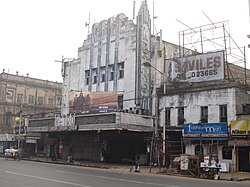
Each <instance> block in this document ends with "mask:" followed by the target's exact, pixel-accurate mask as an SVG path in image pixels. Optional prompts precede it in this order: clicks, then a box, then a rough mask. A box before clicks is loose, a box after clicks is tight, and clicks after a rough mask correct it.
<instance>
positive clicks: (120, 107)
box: [118, 95, 123, 110]
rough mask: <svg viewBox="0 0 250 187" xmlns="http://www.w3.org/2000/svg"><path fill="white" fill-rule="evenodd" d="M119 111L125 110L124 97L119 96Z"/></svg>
mask: <svg viewBox="0 0 250 187" xmlns="http://www.w3.org/2000/svg"><path fill="white" fill-rule="evenodd" d="M118 110H123V95H118Z"/></svg>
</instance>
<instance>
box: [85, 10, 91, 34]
mask: <svg viewBox="0 0 250 187" xmlns="http://www.w3.org/2000/svg"><path fill="white" fill-rule="evenodd" d="M85 27H88V35H89V33H90V12H89V20H88V22H85Z"/></svg>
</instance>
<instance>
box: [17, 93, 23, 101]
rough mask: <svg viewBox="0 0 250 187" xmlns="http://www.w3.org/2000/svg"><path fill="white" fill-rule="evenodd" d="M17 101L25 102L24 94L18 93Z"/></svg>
mask: <svg viewBox="0 0 250 187" xmlns="http://www.w3.org/2000/svg"><path fill="white" fill-rule="evenodd" d="M17 103H23V94H17Z"/></svg>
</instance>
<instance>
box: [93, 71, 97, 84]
mask: <svg viewBox="0 0 250 187" xmlns="http://www.w3.org/2000/svg"><path fill="white" fill-rule="evenodd" d="M93 75H94V77H93V78H94V79H93V84H96V83H97V70H93Z"/></svg>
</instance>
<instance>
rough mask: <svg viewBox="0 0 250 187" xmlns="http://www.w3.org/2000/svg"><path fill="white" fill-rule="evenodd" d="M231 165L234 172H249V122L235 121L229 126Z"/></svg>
mask: <svg viewBox="0 0 250 187" xmlns="http://www.w3.org/2000/svg"><path fill="white" fill-rule="evenodd" d="M230 132H231V139H230V140H229V141H228V145H229V146H230V147H231V148H232V155H233V157H232V163H233V165H234V168H235V171H236V172H238V171H241V172H250V136H249V135H250V120H235V121H231V124H230Z"/></svg>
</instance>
